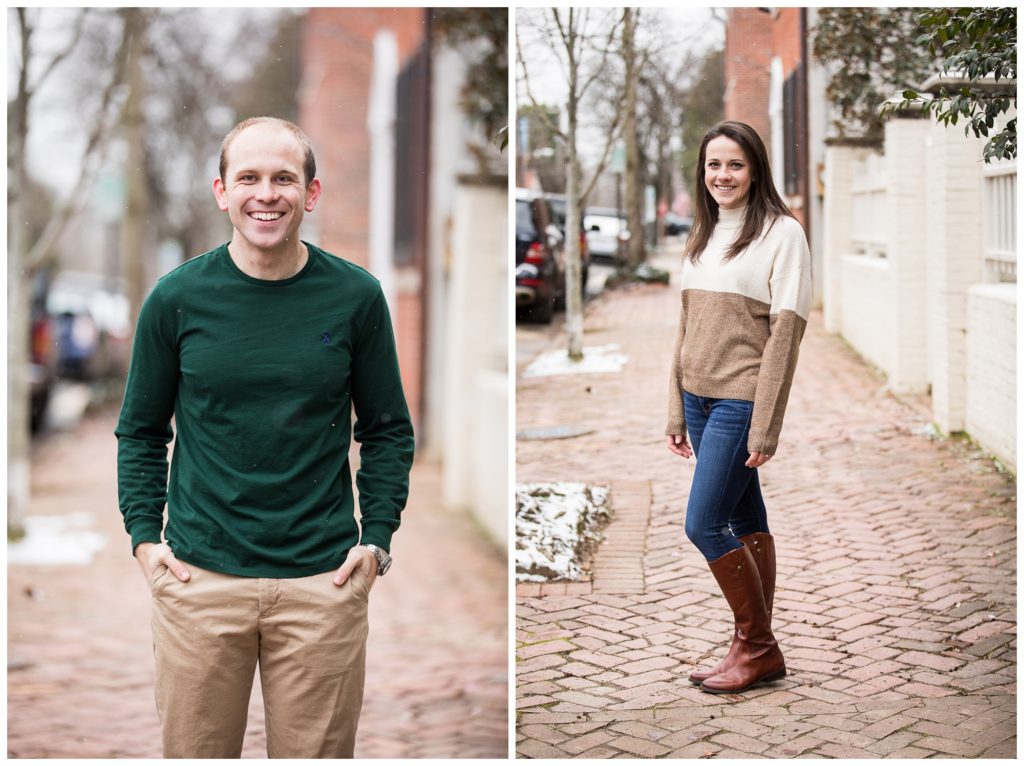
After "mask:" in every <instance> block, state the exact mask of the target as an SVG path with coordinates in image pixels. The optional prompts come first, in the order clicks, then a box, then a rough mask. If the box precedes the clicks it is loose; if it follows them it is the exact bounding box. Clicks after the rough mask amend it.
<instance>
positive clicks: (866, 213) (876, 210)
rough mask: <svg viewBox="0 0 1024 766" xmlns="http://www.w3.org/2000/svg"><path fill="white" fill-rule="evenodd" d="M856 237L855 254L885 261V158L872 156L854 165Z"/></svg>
mask: <svg viewBox="0 0 1024 766" xmlns="http://www.w3.org/2000/svg"><path fill="white" fill-rule="evenodd" d="M851 192H852V196H853V236H852V237H851V243H850V244H851V245H852V246H853V250H854V253H855V254H858V255H870V256H874V257H878V258H884V257H885V256H886V253H885V239H886V220H887V218H886V216H887V207H886V204H885V192H886V188H885V156H884V155H881V154H875V153H871V154H869V155H868V156H867V157H865V158H864V159H863V160H859V161H858V162H855V163H854V164H853V184H852V189H851Z"/></svg>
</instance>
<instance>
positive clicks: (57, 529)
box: [7, 511, 106, 564]
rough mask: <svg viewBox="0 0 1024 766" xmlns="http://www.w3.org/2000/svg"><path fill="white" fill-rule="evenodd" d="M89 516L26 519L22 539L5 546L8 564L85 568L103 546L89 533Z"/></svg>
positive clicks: (98, 536)
mask: <svg viewBox="0 0 1024 766" xmlns="http://www.w3.org/2000/svg"><path fill="white" fill-rule="evenodd" d="M92 526H93V516H92V514H91V513H86V512H85V511H79V512H77V513H71V514H68V515H66V516H29V517H28V518H26V519H25V537H24V538H23V539H22V540H19V541H18V542H16V543H8V545H7V562H8V563H9V564H88V563H89V562H90V561H92V557H93V554H95V553H96V551H98V550H100V549H102V548H103V546H104V545H106V538H105V537H104V536H103V535H101V534H99V533H98V532H93V531H91V527H92Z"/></svg>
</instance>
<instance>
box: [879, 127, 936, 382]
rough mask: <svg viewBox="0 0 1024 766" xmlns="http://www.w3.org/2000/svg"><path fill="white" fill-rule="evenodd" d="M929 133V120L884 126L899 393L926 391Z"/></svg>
mask: <svg viewBox="0 0 1024 766" xmlns="http://www.w3.org/2000/svg"><path fill="white" fill-rule="evenodd" d="M928 129H929V125H928V123H927V122H926V121H924V120H917V119H892V120H889V121H888V122H887V123H886V125H885V158H886V161H885V176H886V195H885V198H886V205H885V206H886V208H887V213H888V216H887V225H886V241H887V244H886V253H887V254H888V258H889V262H890V276H891V279H892V287H891V290H892V295H893V306H892V320H893V324H892V327H890V328H889V333H890V334H891V335H892V344H893V349H892V364H891V367H890V368H889V369H888V373H889V385H890V386H891V387H892V389H893V390H894V391H899V392H914V393H924V392H926V391H927V390H928V357H927V349H928V324H927V311H926V303H927V289H926V286H927V272H928V251H927V248H926V246H925V237H924V235H923V231H924V227H925V225H926V224H925V218H926V210H927V209H926V195H925V194H924V193H923V189H922V187H921V173H922V170H923V168H924V166H925V164H926V163H927V158H926V156H925V142H924V138H925V135H926V133H927V131H928Z"/></svg>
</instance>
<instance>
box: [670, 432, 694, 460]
mask: <svg viewBox="0 0 1024 766" xmlns="http://www.w3.org/2000/svg"><path fill="white" fill-rule="evenodd" d="M668 449H669V452H672V453H674V454H676V455H679V457H690V455H692V454H693V450H692V449H690V445H689V443H688V442H687V441H686V434H669V436H668Z"/></svg>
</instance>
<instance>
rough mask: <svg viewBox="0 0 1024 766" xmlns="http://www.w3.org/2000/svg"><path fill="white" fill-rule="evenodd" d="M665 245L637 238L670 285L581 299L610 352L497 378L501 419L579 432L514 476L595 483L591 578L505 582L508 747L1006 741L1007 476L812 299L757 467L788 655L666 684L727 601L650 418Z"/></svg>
mask: <svg viewBox="0 0 1024 766" xmlns="http://www.w3.org/2000/svg"><path fill="white" fill-rule="evenodd" d="M680 258H681V250H680V249H679V247H678V246H675V247H670V248H669V249H667V250H662V251H661V252H660V253H659V254H658V258H657V263H656V265H658V266H659V267H662V268H668V269H670V270H671V271H672V274H673V285H672V286H670V287H669V288H663V287H658V286H642V287H634V288H631V289H628V290H619V291H611V292H606V293H605V294H604V295H603V296H601V297H600V298H599V299H597V300H596V301H594V302H592V303H591V304H590V305H589V306H588V308H587V316H586V324H585V326H586V340H585V346H597V345H606V344H618V345H619V346H620V349H621V351H622V353H624V354H625V355H626V356H627V357H628V359H629V361H628V362H627V364H626V366H625V368H624V369H623V370H622V371H621V372H618V373H605V374H583V375H567V376H552V377H535V378H522V377H520V378H519V379H518V381H517V423H516V429H517V431H519V432H522V431H525V430H527V429H540V428H546V427H554V426H578V427H580V428H581V429H583V430H586V431H589V432H590V433H589V435H588V436H586V437H585V438H576V439H559V440H552V441H539V440H531V441H525V440H520V441H519V442H518V443H517V451H516V464H517V475H516V481H517V482H536V481H585V482H590V483H594V484H600V485H603V486H607V487H610V489H611V505H612V508H613V512H614V516H613V519H612V521H611V523H610V524H609V526H608V527H607V528H606V529H605V532H604V536H605V540H604V542H603V543H602V544H601V545H600V547H599V549H598V552H597V554H596V559H595V563H594V566H593V571H592V573H591V576H590V578H589V579H588V580H586V581H584V582H578V583H551V584H534V583H528V584H525V583H524V584H520V585H518V586H517V598H516V602H517V603H516V617H517V632H516V639H517V670H516V684H517V740H516V741H517V752H518V754H519V755H520V756H521V757H531V758H568V757H581V758H614V757H671V758H702V757H715V758H726V757H731V758H750V757H777V758H788V757H832V758H854V757H864V758H877V757H895V758H911V757H914V758H928V757H970V758H973V757H992V758H1012V757H1014V754H1015V751H1016V738H1015V735H1016V716H1015V713H1016V685H1015V676H1016V604H1015V585H1014V583H1015V574H1016V523H1015V521H1016V506H1015V494H1016V485H1015V482H1014V481H1013V479H1012V478H1011V477H1009V476H1006V475H1004V474H1001V473H1000V472H999V471H998V470H997V469H996V467H995V465H994V464H993V462H992V461H991V460H990V459H988V458H986V456H984V455H983V454H982V453H980V451H978V450H977V449H976V448H974V447H972V446H971V445H970V443H968V442H966V441H964V440H961V439H943V438H935V436H934V431H933V429H932V427H931V425H930V422H929V420H930V418H929V417H928V411H927V409H926V408H925V407H923V406H922V402H921V401H920V400H916V399H912V398H907V399H902V400H901V399H898V398H896V397H894V396H893V395H891V394H890V393H889V392H888V391H887V390H886V389H885V387H884V380H883V379H882V378H881V376H879V375H878V374H877V373H876V372H874V371H873V370H872V369H871V368H870V367H869V366H867V365H865V364H864V363H863V362H862V360H861V359H860V358H859V357H857V356H856V355H855V354H854V353H853V352H852V351H851V350H850V349H849V347H848V346H846V345H845V344H844V343H843V342H842V340H840V339H839V338H837V337H834V336H829V335H827V334H825V333H824V332H823V330H822V320H821V314H820V312H815V313H813V314H812V316H811V320H810V322H809V324H808V328H807V332H806V334H805V336H804V339H803V343H802V346H801V352H800V362H799V365H798V368H797V371H796V378H795V382H794V386H793V390H792V393H791V396H790V401H789V407H788V409H787V415H786V422H785V426H784V427H783V430H782V438H781V441H780V447H779V452H778V454H777V455H776V456H775V457H774V458H773V459H772V461H771V462H770V463H768V464H767V465H766V466H764V467H763V468H761V469H760V476H761V485H762V489H763V492H764V495H765V500H766V503H767V505H768V519H769V523H770V526H771V530H772V533H773V535H774V536H775V540H776V546H777V553H778V569H779V574H778V590H777V596H776V602H775V618H774V630H775V634H776V637H777V638H778V640H779V643H780V645H781V647H782V649H783V652H784V654H785V657H786V664H787V668H788V671H789V674H788V675H787V677H786V678H785V679H783V680H781V681H779V682H776V683H773V684H768V685H764V686H761V687H757V688H755V689H753V690H751V691H749V692H747V693H744V694H741V695H711V694H706V693H703V692H701V691H700V690H699V689H697V688H696V687H694V686H691V685H690V684H689V683H688V682H687V678H686V677H687V675H688V674H689V673H690V671H691V670H692V669H694V667H695V666H701V667H703V666H705V665H706V664H707V663H708V662H709V660H710V659H711V658H712V657H721V656H722V655H723V654H724V652H725V649H726V648H727V642H728V638H729V636H730V634H731V632H732V620H731V614H730V613H729V612H728V609H727V607H726V604H725V601H724V599H723V598H722V596H721V594H720V593H719V592H718V590H717V587H716V585H715V583H714V580H713V578H712V577H711V575H710V573H709V572H708V569H707V566H706V564H705V562H704V559H703V557H702V556H701V555H700V554H699V553H698V552H697V550H696V549H695V548H694V547H693V546H692V545H691V544H690V543H689V541H688V540H686V538H685V535H684V532H683V521H684V514H685V508H686V499H687V493H688V490H689V484H690V479H691V476H692V471H693V461H692V459H691V460H689V461H687V460H683V459H681V458H679V457H677V456H674V455H672V454H670V453H669V451H668V450H667V448H666V445H665V436H664V435H663V433H664V427H665V416H666V410H667V408H666V400H665V397H666V393H667V388H668V386H667V377H668V367H669V363H670V359H671V351H672V349H671V346H672V342H673V339H674V337H675V328H676V325H677V322H678V311H679V308H678V307H679V292H678V286H677V285H678V272H679V265H680ZM564 344H565V337H564V334H561V333H555V334H552V335H551V336H550V338H549V343H548V344H547V345H546V346H545V345H544V344H542V343H539V342H538V343H536V344H535V346H534V347H533V348H531V351H533V350H536V351H537V352H540V351H550V350H553V349H555V348H559V347H564ZM524 356H526V355H525V354H524ZM518 361H519V362H520V363H522V364H525V363H526V362H528V361H529V359H520V360H518ZM520 371H521V369H520Z"/></svg>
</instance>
